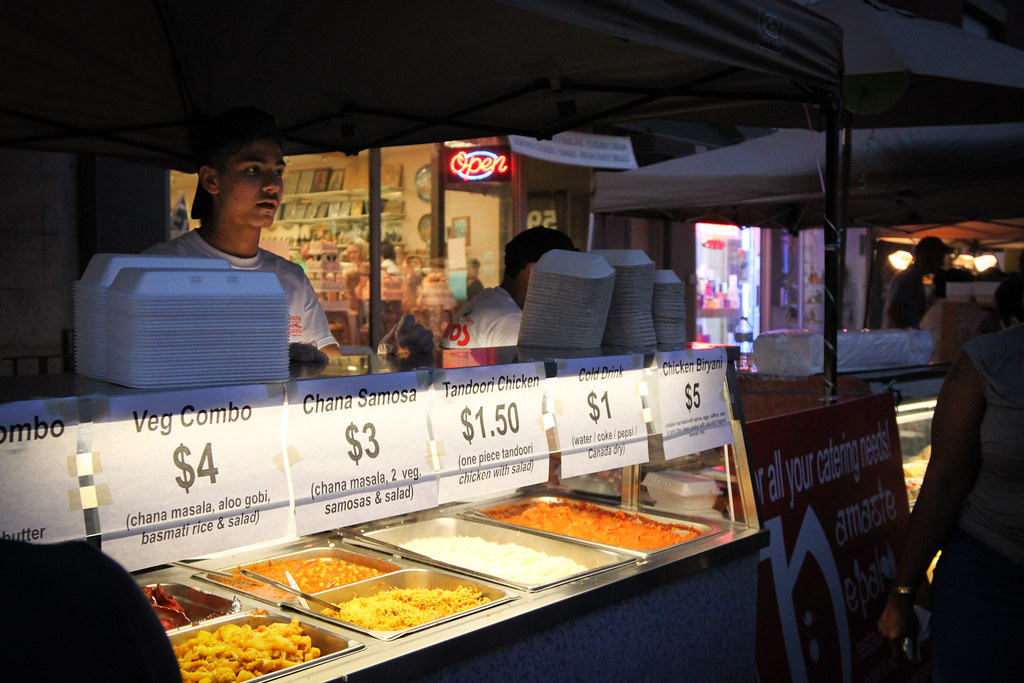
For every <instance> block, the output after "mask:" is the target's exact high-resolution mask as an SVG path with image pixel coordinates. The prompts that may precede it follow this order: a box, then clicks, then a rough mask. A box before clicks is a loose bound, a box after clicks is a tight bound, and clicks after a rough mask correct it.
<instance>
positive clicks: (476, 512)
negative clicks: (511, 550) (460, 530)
mask: <svg viewBox="0 0 1024 683" xmlns="http://www.w3.org/2000/svg"><path fill="white" fill-rule="evenodd" d="M540 502H544V503H548V504H549V505H574V504H576V505H579V504H586V505H592V506H594V507H595V508H598V509H601V510H604V511H606V512H611V513H615V512H626V513H628V514H631V515H637V516H638V517H642V518H644V519H647V520H650V521H652V522H658V523H660V524H668V525H680V524H684V525H686V526H689V527H693V528H695V529H697V530H698V531H700V536H698V537H697V538H693V539H690V540H684V541H681V542H679V543H674V544H672V545H668V546H665V547H664V548H655V549H653V550H640V549H636V548H625V547H623V546H617V545H609V544H607V543H600V542H598V541H589V540H587V539H585V538H577V537H575V536H567V535H565V534H557V533H554V532H551V531H544V530H542V529H534V528H533V527H527V526H521V525H519V524H512V523H511V522H505V521H503V520H500V519H496V518H494V517H491V516H490V515H488V514H486V513H485V512H484V510H486V509H492V508H496V507H505V506H515V507H521V508H523V509H525V508H527V507H529V506H531V505H534V504H535V503H540ZM459 514H461V515H462V516H464V517H467V518H469V519H476V520H479V521H483V522H487V523H489V524H497V525H500V526H503V527H507V528H514V529H528V530H529V531H530V532H531V533H534V534H539V535H542V536H547V537H549V538H557V539H562V540H570V541H573V542H575V543H582V544H585V545H588V546H591V547H594V548H603V549H605V550H611V551H614V552H619V553H625V554H627V555H631V556H633V557H641V558H647V557H650V556H652V555H657V554H659V553H663V552H665V551H668V550H673V549H678V548H679V547H681V546H682V545H685V544H689V543H695V542H697V541H702V540H704V539H705V538H709V537H711V536H715V535H717V534H720V533H722V532H723V531H725V530H726V527H725V526H723V525H719V524H715V523H714V522H711V521H709V520H706V519H700V520H697V519H695V518H690V517H683V516H673V517H667V516H664V515H654V514H651V513H649V512H640V511H636V510H626V509H623V508H621V507H615V506H612V505H602V504H601V503H595V502H593V501H591V500H583V499H578V498H569V497H565V496H534V497H529V498H519V497H512V498H506V499H503V500H498V501H490V502H488V503H487V505H485V506H483V507H472V508H466V509H464V510H462V511H461V512H460V513H459Z"/></svg>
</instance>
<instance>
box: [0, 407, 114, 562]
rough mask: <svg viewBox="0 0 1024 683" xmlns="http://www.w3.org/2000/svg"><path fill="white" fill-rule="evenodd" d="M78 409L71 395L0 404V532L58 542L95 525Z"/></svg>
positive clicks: (18, 538) (89, 467)
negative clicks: (79, 449)
mask: <svg viewBox="0 0 1024 683" xmlns="http://www.w3.org/2000/svg"><path fill="white" fill-rule="evenodd" d="M77 410H78V403H77V400H76V399H74V398H70V399H54V400H48V401H22V402H18V403H7V404H0V537H3V538H7V539H11V540H15V541H27V542H31V543H57V542H59V541H68V540H75V539H82V538H85V537H86V536H87V535H89V534H91V533H96V532H97V531H98V530H97V529H96V525H95V519H94V517H93V516H92V514H91V513H90V512H89V510H91V509H93V508H95V506H94V505H92V500H93V499H94V498H95V495H96V491H95V486H93V481H92V457H91V454H90V453H83V454H82V456H81V457H79V456H78V453H77V445H78V416H77ZM83 509H84V511H83ZM93 511H94V510H93ZM87 521H88V522H89V523H88V524H87Z"/></svg>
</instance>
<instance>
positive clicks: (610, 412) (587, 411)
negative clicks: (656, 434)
mask: <svg viewBox="0 0 1024 683" xmlns="http://www.w3.org/2000/svg"><path fill="white" fill-rule="evenodd" d="M642 365H643V358H642V357H641V356H632V355H628V356H609V357H605V358H582V359H572V360H566V361H559V367H558V377H557V378H556V379H555V381H554V382H553V384H554V387H555V388H554V390H553V392H552V393H553V398H554V412H555V424H556V425H557V427H558V445H559V448H560V450H561V452H562V460H561V475H562V477H575V476H579V475H582V474H590V473H591V472H603V471H605V470H610V469H618V468H621V467H626V466H628V465H636V464H639V463H644V462H647V460H648V451H647V423H648V422H649V421H650V417H649V415H650V410H649V409H648V407H647V405H646V398H647V381H646V377H645V375H644V372H643V369H642Z"/></svg>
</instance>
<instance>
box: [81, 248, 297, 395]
mask: <svg viewBox="0 0 1024 683" xmlns="http://www.w3.org/2000/svg"><path fill="white" fill-rule="evenodd" d="M94 266H95V267H94ZM114 359H116V362H114ZM75 361H76V365H77V371H78V372H79V373H81V374H84V375H87V376H89V377H94V378H96V379H101V380H105V381H109V382H114V383H117V384H121V385H124V386H129V387H138V388H159V387H183V386H193V385H202V384H232V383H245V382H270V381H281V380H286V379H287V378H288V297H287V294H285V292H284V290H283V288H282V287H281V284H280V282H279V281H278V279H277V276H276V275H274V274H273V273H266V272H259V271H244V270H232V269H231V268H230V266H229V265H228V263H227V262H226V261H224V260H222V259H204V258H191V257H175V256H145V255H143V256H130V255H121V254H100V255H97V257H94V259H93V261H92V262H90V264H89V268H88V269H87V270H86V273H85V275H83V277H82V280H80V281H79V282H76V283H75Z"/></svg>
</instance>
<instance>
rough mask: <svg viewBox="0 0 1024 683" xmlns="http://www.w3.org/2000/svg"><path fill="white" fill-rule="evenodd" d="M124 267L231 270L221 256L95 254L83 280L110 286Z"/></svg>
mask: <svg viewBox="0 0 1024 683" xmlns="http://www.w3.org/2000/svg"><path fill="white" fill-rule="evenodd" d="M122 268H185V269H190V270H214V269H216V270H230V269H231V264H230V263H228V262H227V261H226V260H224V259H221V258H207V257H204V256H169V255H166V254H95V255H94V256H93V257H92V258H91V259H89V265H88V266H87V267H86V269H85V272H84V273H83V274H82V279H81V282H84V283H86V284H89V285H94V286H96V287H109V286H110V284H111V283H112V282H113V281H114V278H115V277H117V274H118V273H119V272H120V271H121V269H122Z"/></svg>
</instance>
